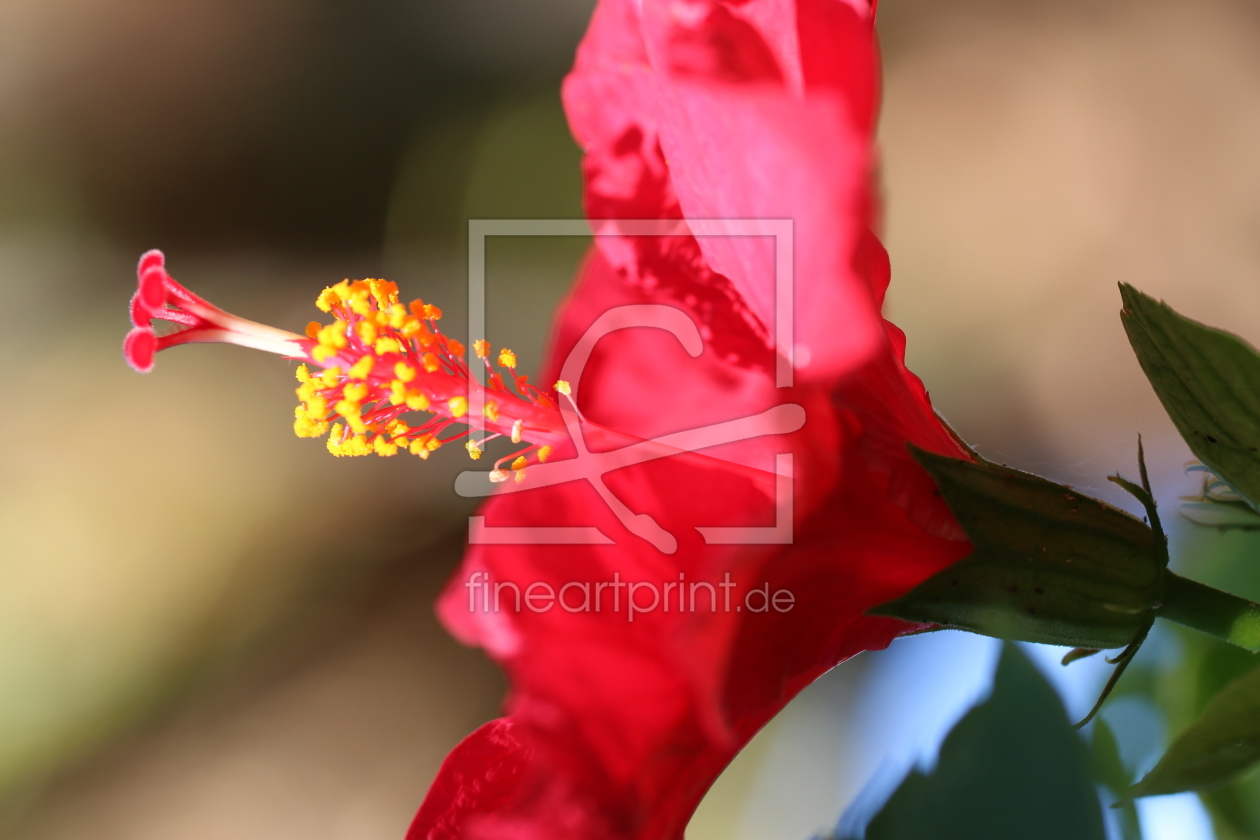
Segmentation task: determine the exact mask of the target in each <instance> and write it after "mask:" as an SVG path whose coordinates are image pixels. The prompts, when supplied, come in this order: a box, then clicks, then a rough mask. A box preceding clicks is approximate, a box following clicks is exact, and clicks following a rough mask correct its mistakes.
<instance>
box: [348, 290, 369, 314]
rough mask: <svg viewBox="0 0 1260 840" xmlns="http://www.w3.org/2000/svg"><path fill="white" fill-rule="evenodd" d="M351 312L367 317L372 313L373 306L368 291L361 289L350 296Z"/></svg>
mask: <svg viewBox="0 0 1260 840" xmlns="http://www.w3.org/2000/svg"><path fill="white" fill-rule="evenodd" d="M350 311H351V312H353V313H354V314H355V315H367V314H368V313H369V312H371V311H372V304H371V303H370V302H369V301H368V292H367V290H366V289H359V290H357V291H355V292H354V293H353V294H352V295H350Z"/></svg>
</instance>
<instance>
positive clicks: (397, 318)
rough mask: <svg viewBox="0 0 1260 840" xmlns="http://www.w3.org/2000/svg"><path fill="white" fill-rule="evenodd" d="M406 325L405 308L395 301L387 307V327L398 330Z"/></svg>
mask: <svg viewBox="0 0 1260 840" xmlns="http://www.w3.org/2000/svg"><path fill="white" fill-rule="evenodd" d="M406 323H407V308H406V307H405V306H403V305H402V304H401V303H398V302H397V301H395V302H394V303H391V304H390V305H389V325H390V327H392V328H393V329H396V330H400V329H402V327H403V324H406Z"/></svg>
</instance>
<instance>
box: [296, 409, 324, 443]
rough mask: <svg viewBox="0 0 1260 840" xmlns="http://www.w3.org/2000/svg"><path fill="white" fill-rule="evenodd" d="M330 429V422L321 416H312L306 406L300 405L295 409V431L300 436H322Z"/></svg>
mask: <svg viewBox="0 0 1260 840" xmlns="http://www.w3.org/2000/svg"><path fill="white" fill-rule="evenodd" d="M326 431H328V424H327V423H326V422H324V421H323V420H322V419H320V418H319V417H315V416H312V415H311V413H310V412H309V411H308V410H307V408H306V406H304V405H299V406H298V407H297V408H295V409H294V410H293V432H294V434H296V435H297V436H298V437H302V438H315V437H320V436H322V435H323V434H324V432H326Z"/></svg>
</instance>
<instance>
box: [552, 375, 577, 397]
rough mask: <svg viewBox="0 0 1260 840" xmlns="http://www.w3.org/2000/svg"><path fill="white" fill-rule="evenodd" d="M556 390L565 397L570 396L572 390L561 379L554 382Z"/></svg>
mask: <svg viewBox="0 0 1260 840" xmlns="http://www.w3.org/2000/svg"><path fill="white" fill-rule="evenodd" d="M556 390H557V391H559V392H560V393H561V394H564V395H565V396H566V397H568V396H571V395H572V394H573V388H572V387H571V386H570V385H569V383H568V382H565V381H564V380H563V379H557V380H556Z"/></svg>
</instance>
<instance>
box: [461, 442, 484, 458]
mask: <svg viewBox="0 0 1260 840" xmlns="http://www.w3.org/2000/svg"><path fill="white" fill-rule="evenodd" d="M464 448H465V449H467V450H468V457H469V458H472V459H473V460H474V461H476V460H477V459H478V458H480V457H481V447H480V446H478V445H477V441H475V440H473V439H472V438H469V439H468V442H467V443H465V444H464Z"/></svg>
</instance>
